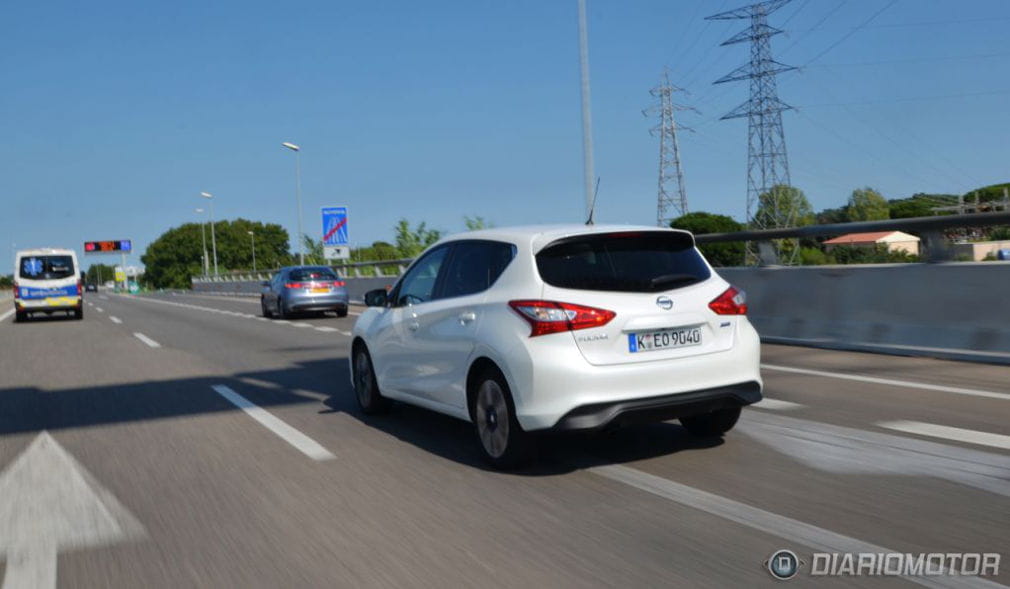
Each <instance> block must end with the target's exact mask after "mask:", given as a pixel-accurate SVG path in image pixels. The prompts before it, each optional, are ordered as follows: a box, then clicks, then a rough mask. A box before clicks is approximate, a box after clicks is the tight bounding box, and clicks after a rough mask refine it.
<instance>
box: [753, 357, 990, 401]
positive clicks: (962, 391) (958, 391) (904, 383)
mask: <svg viewBox="0 0 1010 589" xmlns="http://www.w3.org/2000/svg"><path fill="white" fill-rule="evenodd" d="M761 368H764V369H766V370H778V371H780V372H792V373H795V374H809V375H811V376H823V377H825V378H838V379H841V380H855V381H858V382H870V383H874V384H886V385H891V386H896V387H908V388H913V389H922V390H926V391H940V392H942V393H954V394H955V395H971V396H973V397H984V398H987V399H1000V400H1003V401H1010V393H997V392H993V391H981V390H978V389H966V388H962V387H951V386H945V385H938V384H926V383H922V382H912V381H910V380H895V379H892V378H877V377H874V376H861V375H858V374H844V373H841V372H827V371H825V370H811V369H809V368H794V367H792V366H777V365H775V364H762V365H761Z"/></svg>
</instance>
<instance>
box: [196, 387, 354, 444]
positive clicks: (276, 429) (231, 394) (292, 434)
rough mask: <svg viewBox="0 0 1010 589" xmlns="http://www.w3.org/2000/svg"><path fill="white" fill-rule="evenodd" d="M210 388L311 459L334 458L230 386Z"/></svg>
mask: <svg viewBox="0 0 1010 589" xmlns="http://www.w3.org/2000/svg"><path fill="white" fill-rule="evenodd" d="M211 388H212V389H214V391H215V392H217V394H219V395H221V396H222V397H224V398H225V399H228V401H230V402H231V404H232V405H235V406H236V407H238V408H239V409H241V410H242V411H245V412H246V414H247V415H249V417H252V418H253V419H255V420H256V421H258V422H260V424H262V425H263V427H265V428H267V429H268V430H270V431H272V432H273V433H275V434H277V436H279V437H280V438H281V439H282V440H284V441H285V442H287V443H289V444H291V445H292V446H294V447H295V448H297V449H298V450H299V451H301V452H302V453H303V454H305V455H306V456H308V457H309V458H311V459H313V460H332V459H334V458H336V456H334V455H333V454H332V453H331V452H330V451H329V450H327V449H326V448H323V447H322V446H321V445H319V443H318V442H316V441H315V440H313V439H312V438H310V437H308V436H306V435H305V434H303V433H302V432H300V431H298V430H296V429H295V428H293V427H291V426H290V425H288V424H287V423H285V422H283V421H281V420H280V419H279V418H277V417H276V416H275V415H274V414H272V413H270V412H269V411H267V410H266V409H263V408H262V407H260V406H258V405H256V404H255V403H253V402H251V401H249V400H248V399H246V398H245V397H243V396H242V395H240V394H238V393H236V392H235V391H233V390H232V389H231V388H229V387H226V386H225V385H221V384H218V385H213V386H212V387H211Z"/></svg>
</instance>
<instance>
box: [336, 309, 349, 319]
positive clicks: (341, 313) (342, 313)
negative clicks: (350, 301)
mask: <svg viewBox="0 0 1010 589" xmlns="http://www.w3.org/2000/svg"><path fill="white" fill-rule="evenodd" d="M337 317H347V307H344V308H343V309H337Z"/></svg>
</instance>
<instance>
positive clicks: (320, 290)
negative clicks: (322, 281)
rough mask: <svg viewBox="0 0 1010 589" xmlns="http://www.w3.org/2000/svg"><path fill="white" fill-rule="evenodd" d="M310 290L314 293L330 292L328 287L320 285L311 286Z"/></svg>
mask: <svg viewBox="0 0 1010 589" xmlns="http://www.w3.org/2000/svg"><path fill="white" fill-rule="evenodd" d="M312 292H314V293H315V292H330V289H328V288H325V287H322V286H320V287H317V288H313V289H312Z"/></svg>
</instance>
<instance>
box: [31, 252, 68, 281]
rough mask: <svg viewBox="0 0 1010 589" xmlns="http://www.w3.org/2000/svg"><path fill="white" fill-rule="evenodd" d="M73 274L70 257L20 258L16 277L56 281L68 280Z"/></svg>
mask: <svg viewBox="0 0 1010 589" xmlns="http://www.w3.org/2000/svg"><path fill="white" fill-rule="evenodd" d="M75 272H76V270H74V259H73V258H72V257H70V256H25V257H23V258H21V269H20V271H19V272H18V275H19V276H21V278H24V279H26V280H57V279H60V278H69V277H71V276H73V275H74V273H75Z"/></svg>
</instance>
